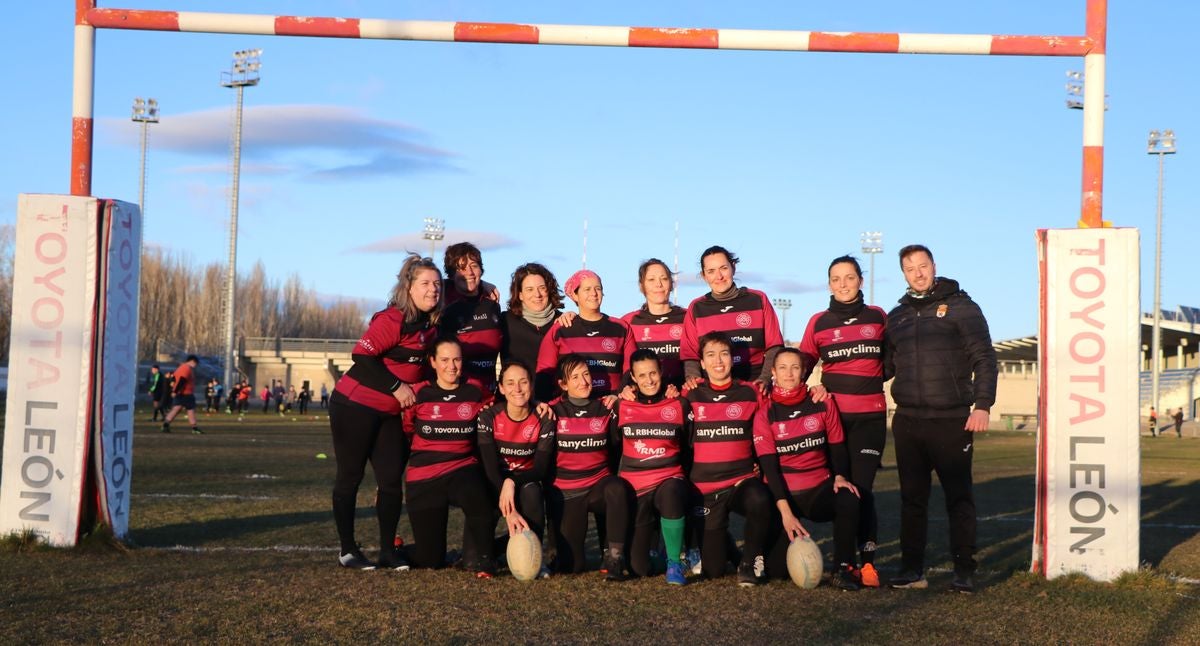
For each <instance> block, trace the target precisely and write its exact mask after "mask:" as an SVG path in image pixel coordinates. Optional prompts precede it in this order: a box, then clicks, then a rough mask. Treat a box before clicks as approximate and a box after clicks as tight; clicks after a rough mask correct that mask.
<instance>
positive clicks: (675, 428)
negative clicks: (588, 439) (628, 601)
mask: <svg viewBox="0 0 1200 646" xmlns="http://www.w3.org/2000/svg"><path fill="white" fill-rule="evenodd" d="M629 364H630V368H629V370H630V373H632V378H633V381H634V384H635V387H636V394H635V398H634V399H632V400H625V399H621V400H618V401H617V402H616V404H615V405H614V407H613V415H612V421H611V423H610V427H611V428H610V433H611V435H612V438H611V441H612V442H613V443H614V444H616V445H617V446H619V447H621V465H620V475H621V478H623V479H624V480H625V481H626V482H628V483H629V485H630V487H632V488H633V491H634V492H635V495H636V500H635V502H634V510H635V511H634V513H633V517H634V526H633V540H632V541H631V542H630V546H629V567H630V569H631V570H633V573H634V574H636V575H638V576H649V575H650V574H651V571H650V570H651V562H650V549H651V547H653V546H655V545H657V544H658V537H657V533H658V532H656V531H655V529H656V528H657V527H658V526H660V525H661V527H662V538H663V545H665V546H666V550H667V555H666V556H667V571H666V578H667V583H668V584H670V585H686V584H687V578H686V576H685V575H684V567H683V562H682V561H681V560H680V555H681V554H682V553H683V549H684V543H683V532H684V517H685V515H686V511H687V508H688V499H689V496H690V485H689V484H688V482H687V480H686V479H685V478H684V474H683V469H684V464H685V462H687V460H686V459H685V453H684V448H685V447H686V445H687V437H688V432H689V423H688V418H689V417H690V416H691V406H689V405H688V402H687V400H686V399H683V398H682V397H668V396H667V395H666V390H667V386H666V383H665V382H664V381H663V379H662V375H661V373H660V372H659V370H660V368H659V365H660V363H659V356H658V354H656V353H655V352H654V351H653V350H648V349H641V350H638V351H637V352H634V353H633V356H632V357H630V360H629Z"/></svg>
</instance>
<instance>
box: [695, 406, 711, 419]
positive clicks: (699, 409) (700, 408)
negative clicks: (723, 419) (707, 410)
mask: <svg viewBox="0 0 1200 646" xmlns="http://www.w3.org/2000/svg"><path fill="white" fill-rule="evenodd" d="M696 419H698V420H701V421H703V420H706V419H708V418H707V417H705V416H704V407H703V406H697V407H696Z"/></svg>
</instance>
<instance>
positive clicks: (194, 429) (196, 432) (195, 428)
mask: <svg viewBox="0 0 1200 646" xmlns="http://www.w3.org/2000/svg"><path fill="white" fill-rule="evenodd" d="M192 435H204V431H202V430H200V427H199V426H193V427H192Z"/></svg>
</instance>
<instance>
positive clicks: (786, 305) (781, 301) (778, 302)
mask: <svg viewBox="0 0 1200 646" xmlns="http://www.w3.org/2000/svg"><path fill="white" fill-rule="evenodd" d="M771 304H772V305H774V306H775V309H777V310H781V311H782V312H783V316H781V317H780V320H781V321H782V322H783V342H784V343H787V312H788V310H790V309H792V301H791V299H788V298H773V299H771Z"/></svg>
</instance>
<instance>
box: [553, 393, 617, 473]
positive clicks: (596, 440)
mask: <svg viewBox="0 0 1200 646" xmlns="http://www.w3.org/2000/svg"><path fill="white" fill-rule="evenodd" d="M553 408H554V414H555V416H556V417H557V419H556V422H555V428H554V448H555V453H554V478H553V484H554V486H555V487H558V488H559V489H561V490H563V491H568V492H569V491H578V490H586V489H589V488H590V487H591V486H592V485H594V484H596V483H597V482H600V480H602V479H603V478H604V477H605V476H609V475H612V468H611V466H610V465H611V463H612V458H613V448H612V444H611V443H610V442H609V435H608V430H609V429H608V418H609V417H611V416H612V412H611V411H609V410H608V408H607V407H605V405H604V402H602V401H600V400H599V399H592V400H590V401H588V403H587V405H585V406H576V405H575V404H573V403H571V402H570V400H567V399H561V400H559V401H558V402H556V403H555V404H554V406H553Z"/></svg>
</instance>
